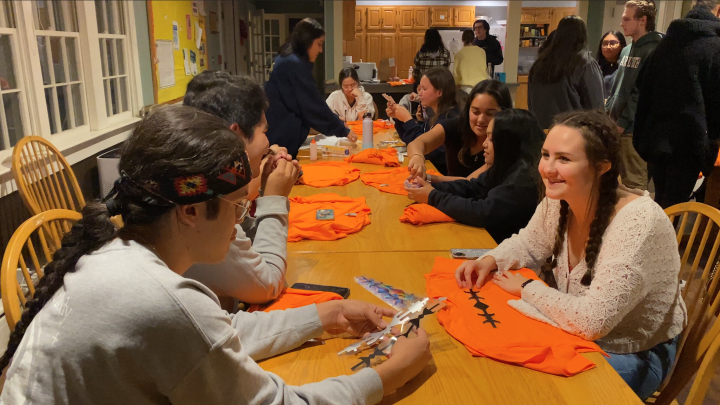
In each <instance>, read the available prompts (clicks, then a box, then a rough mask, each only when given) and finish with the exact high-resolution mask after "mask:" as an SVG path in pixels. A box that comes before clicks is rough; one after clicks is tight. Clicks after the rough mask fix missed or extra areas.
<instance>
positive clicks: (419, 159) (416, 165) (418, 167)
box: [407, 154, 427, 181]
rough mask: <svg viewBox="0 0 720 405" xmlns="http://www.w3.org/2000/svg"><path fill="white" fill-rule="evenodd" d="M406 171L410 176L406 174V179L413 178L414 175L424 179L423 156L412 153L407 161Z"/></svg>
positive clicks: (410, 179)
mask: <svg viewBox="0 0 720 405" xmlns="http://www.w3.org/2000/svg"><path fill="white" fill-rule="evenodd" d="M407 168H408V172H410V176H408V181H412V180H414V179H415V178H416V177H419V178H421V179H426V178H427V177H425V176H426V174H425V173H426V168H425V158H424V157H423V156H420V155H419V154H417V155H413V156H412V157H411V158H410V160H409V161H408V167H407Z"/></svg>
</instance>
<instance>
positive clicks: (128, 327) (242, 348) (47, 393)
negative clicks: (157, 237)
mask: <svg viewBox="0 0 720 405" xmlns="http://www.w3.org/2000/svg"><path fill="white" fill-rule="evenodd" d="M64 281H65V282H64V285H63V287H62V288H61V289H60V290H58V292H57V293H56V294H55V295H54V296H53V298H52V299H51V300H50V301H49V302H48V303H47V304H46V305H45V307H44V308H43V309H42V310H41V311H40V312H39V313H38V315H37V316H36V318H35V319H34V320H33V322H32V323H31V324H30V327H29V328H28V330H27V332H26V334H25V337H24V338H23V340H22V342H21V344H20V347H19V348H18V351H17V352H16V354H15V357H14V359H13V362H12V363H11V365H10V368H9V369H8V373H7V380H6V382H5V387H4V389H3V391H2V394H1V396H0V403H1V404H136V405H142V404H170V403H172V404H209V405H212V404H230V403H232V404H375V403H377V402H379V401H380V400H381V399H382V395H383V386H382V381H381V380H380V377H379V376H378V374H377V373H376V372H375V371H374V370H372V369H369V368H368V369H364V370H362V371H360V372H359V373H357V374H354V375H351V376H341V377H336V378H329V379H327V380H324V381H321V382H318V383H313V384H306V385H303V386H289V385H287V384H285V382H283V381H282V380H281V379H280V378H279V377H278V376H276V375H275V374H272V373H269V372H266V371H264V370H263V369H262V368H260V366H259V365H258V364H257V363H255V360H258V359H263V358H267V357H270V356H274V355H276V354H279V353H283V352H286V351H288V350H291V349H293V348H296V347H298V346H300V345H301V344H303V343H304V342H306V341H307V340H308V339H311V338H316V337H319V336H320V335H321V334H322V332H323V330H322V325H321V322H320V319H319V317H318V313H317V309H316V307H315V306H314V305H311V306H307V307H303V308H297V309H290V310H286V311H273V312H270V313H263V312H260V313H252V314H247V313H239V314H236V315H228V313H227V312H225V311H222V310H221V309H220V307H219V303H218V300H217V297H216V296H215V294H213V293H212V291H210V290H209V289H208V288H207V287H205V286H204V285H202V284H201V283H199V282H197V281H195V280H190V279H187V278H184V277H182V276H180V275H178V274H176V273H174V272H172V271H171V270H170V269H168V268H167V267H166V266H165V265H164V263H163V262H161V261H160V260H159V259H158V258H157V257H156V256H155V255H154V254H153V253H152V252H150V251H149V250H147V249H146V248H144V247H143V246H142V245H139V244H137V243H135V242H133V241H122V240H120V239H116V240H114V241H112V242H111V243H109V244H107V245H106V246H105V247H103V248H101V249H99V250H98V251H96V252H94V253H92V254H89V255H86V256H83V257H82V258H81V259H80V261H79V262H78V264H77V267H76V270H75V271H74V272H72V273H68V274H67V275H66V276H65V280H64Z"/></svg>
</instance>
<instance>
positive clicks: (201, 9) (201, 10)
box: [197, 0, 207, 17]
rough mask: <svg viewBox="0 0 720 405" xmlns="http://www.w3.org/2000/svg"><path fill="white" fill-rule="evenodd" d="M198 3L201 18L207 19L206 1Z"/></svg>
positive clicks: (201, 0)
mask: <svg viewBox="0 0 720 405" xmlns="http://www.w3.org/2000/svg"><path fill="white" fill-rule="evenodd" d="M197 3H198V13H200V15H201V16H203V17H205V16H206V15H207V14H206V13H205V1H204V0H200V1H198V2H197Z"/></svg>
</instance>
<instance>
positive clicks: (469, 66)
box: [453, 30, 490, 94]
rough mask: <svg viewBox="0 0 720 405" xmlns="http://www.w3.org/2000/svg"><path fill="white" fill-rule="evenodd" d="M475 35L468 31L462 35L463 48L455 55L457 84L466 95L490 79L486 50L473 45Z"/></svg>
mask: <svg viewBox="0 0 720 405" xmlns="http://www.w3.org/2000/svg"><path fill="white" fill-rule="evenodd" d="M474 39H475V35H474V34H473V32H472V31H470V30H467V31H464V32H463V33H462V41H463V44H464V46H463V48H462V49H461V50H460V52H458V53H456V54H455V71H454V72H453V74H454V75H455V84H457V85H458V87H459V88H460V90H462V91H464V92H465V93H468V94H469V93H470V91H471V90H472V89H473V87H475V85H476V84H478V83H480V82H481V81H483V80H487V79H489V78H490V76H489V75H488V72H487V59H486V57H485V50H484V49H482V48H480V47H477V46H475V45H473V40H474Z"/></svg>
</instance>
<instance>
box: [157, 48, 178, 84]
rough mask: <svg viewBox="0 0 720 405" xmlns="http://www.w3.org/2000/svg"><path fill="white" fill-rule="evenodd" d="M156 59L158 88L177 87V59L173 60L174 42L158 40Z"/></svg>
mask: <svg viewBox="0 0 720 405" xmlns="http://www.w3.org/2000/svg"><path fill="white" fill-rule="evenodd" d="M155 48H156V51H155V57H156V59H157V66H158V76H159V77H158V82H159V85H158V88H161V89H164V88H166V87H173V86H175V59H174V58H173V43H172V41H166V40H160V39H158V40H156V41H155Z"/></svg>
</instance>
